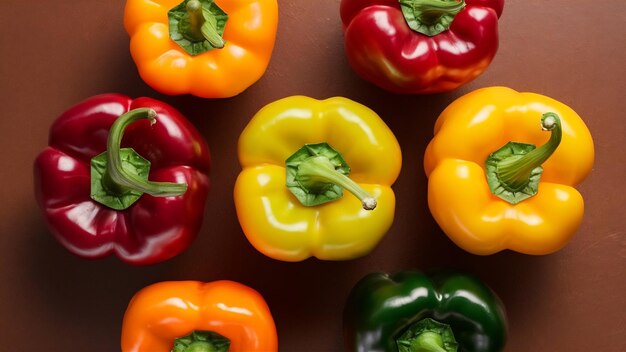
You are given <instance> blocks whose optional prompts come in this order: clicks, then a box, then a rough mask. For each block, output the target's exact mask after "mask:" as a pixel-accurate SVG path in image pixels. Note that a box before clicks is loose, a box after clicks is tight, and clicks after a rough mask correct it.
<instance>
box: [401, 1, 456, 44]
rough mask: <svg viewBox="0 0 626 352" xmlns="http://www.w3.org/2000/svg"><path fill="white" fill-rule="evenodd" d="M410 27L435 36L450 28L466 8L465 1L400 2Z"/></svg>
mask: <svg viewBox="0 0 626 352" xmlns="http://www.w3.org/2000/svg"><path fill="white" fill-rule="evenodd" d="M399 2H400V6H401V8H402V13H403V15H404V18H405V20H406V22H407V24H408V25H409V27H410V28H411V29H412V30H414V31H416V32H419V33H422V34H425V35H428V36H435V35H437V34H439V33H441V32H443V31H446V30H447V29H448V28H450V25H451V24H452V20H454V17H455V16H456V15H457V14H458V13H459V12H461V10H463V9H464V8H465V1H464V0H399Z"/></svg>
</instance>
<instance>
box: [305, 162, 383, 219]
mask: <svg viewBox="0 0 626 352" xmlns="http://www.w3.org/2000/svg"><path fill="white" fill-rule="evenodd" d="M296 178H297V179H298V180H300V182H301V183H303V184H304V186H305V187H307V188H315V187H316V185H317V184H319V183H332V184H335V185H338V186H340V187H342V188H344V189H346V190H348V191H349V192H350V193H352V194H354V196H355V197H357V198H358V199H359V200H360V201H361V204H362V206H363V209H365V210H374V209H375V208H376V205H377V202H376V199H375V198H374V197H372V196H371V195H370V194H369V193H367V192H366V191H365V190H364V189H363V188H361V186H359V185H358V184H357V183H356V182H354V181H352V180H351V179H350V178H349V177H347V176H346V175H344V174H342V173H340V172H338V171H336V170H335V168H334V166H333V165H332V163H330V161H329V160H328V158H326V157H324V156H314V157H310V158H308V159H307V160H305V161H303V162H302V163H301V164H300V165H299V166H298V172H297V176H296Z"/></svg>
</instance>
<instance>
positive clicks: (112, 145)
mask: <svg viewBox="0 0 626 352" xmlns="http://www.w3.org/2000/svg"><path fill="white" fill-rule="evenodd" d="M145 118H147V119H149V120H150V124H152V125H153V124H155V123H156V111H154V110H152V109H148V108H139V109H134V110H131V111H129V112H127V113H125V114H124V115H122V116H120V117H119V118H118V119H117V120H115V122H114V123H113V126H111V129H110V130H109V139H108V140H107V169H106V173H105V174H104V177H103V186H104V187H105V188H106V189H107V190H110V191H113V192H115V193H117V194H120V193H121V192H120V191H123V190H124V189H132V190H135V191H138V192H141V193H147V194H150V195H152V196H157V197H170V196H178V195H181V194H183V193H185V191H187V184H184V183H183V184H181V183H172V182H151V181H146V180H144V179H142V178H140V177H139V176H137V175H135V174H132V173H129V172H128V171H126V170H125V169H124V168H123V167H122V158H121V157H120V144H121V142H122V137H123V136H124V130H125V129H126V127H127V126H128V125H129V124H131V123H133V122H135V121H137V120H140V119H145Z"/></svg>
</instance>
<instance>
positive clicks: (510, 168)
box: [485, 112, 563, 204]
mask: <svg viewBox="0 0 626 352" xmlns="http://www.w3.org/2000/svg"><path fill="white" fill-rule="evenodd" d="M541 127H542V129H543V130H544V131H550V132H551V136H550V139H549V140H548V142H546V144H544V145H542V146H541V147H539V148H536V147H535V146H534V145H533V144H526V143H518V142H509V143H507V144H505V145H504V146H502V147H501V148H500V149H498V150H496V151H495V152H493V153H491V155H489V157H488V158H487V160H486V162H485V167H486V172H487V183H488V185H489V189H490V190H491V193H492V194H493V195H495V196H497V197H499V198H501V199H503V200H505V201H507V202H509V203H511V204H517V203H519V202H521V201H523V200H525V199H528V198H530V197H532V196H534V195H535V194H537V191H538V189H539V180H540V178H541V174H542V173H543V168H542V167H541V165H542V164H543V163H544V162H545V161H546V160H548V158H549V157H550V156H551V155H552V154H553V153H554V151H555V150H556V148H557V147H558V146H559V144H560V143H561V138H562V134H563V133H562V130H561V120H560V118H559V116H558V115H557V114H555V113H552V112H548V113H545V114H543V115H542V117H541Z"/></svg>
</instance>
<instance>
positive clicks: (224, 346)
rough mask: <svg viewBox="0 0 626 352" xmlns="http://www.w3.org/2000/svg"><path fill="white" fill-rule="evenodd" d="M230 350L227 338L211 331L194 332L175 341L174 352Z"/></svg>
mask: <svg viewBox="0 0 626 352" xmlns="http://www.w3.org/2000/svg"><path fill="white" fill-rule="evenodd" d="M229 349H230V340H228V339H227V338H225V337H223V336H221V335H219V334H217V333H214V332H211V331H193V332H192V333H191V334H189V335H187V336H183V337H179V338H177V339H176V340H174V348H173V349H172V352H227V351H228V350H229Z"/></svg>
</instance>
